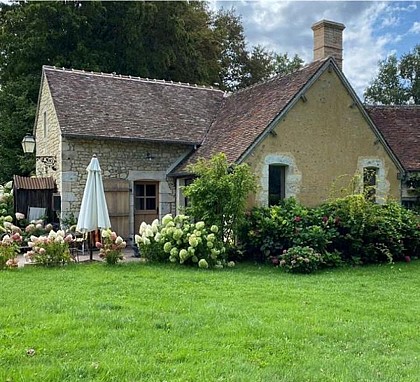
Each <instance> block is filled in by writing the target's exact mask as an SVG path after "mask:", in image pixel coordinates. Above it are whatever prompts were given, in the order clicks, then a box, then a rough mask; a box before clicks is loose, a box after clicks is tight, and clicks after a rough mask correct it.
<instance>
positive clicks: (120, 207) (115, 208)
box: [103, 179, 130, 240]
mask: <svg viewBox="0 0 420 382" xmlns="http://www.w3.org/2000/svg"><path fill="white" fill-rule="evenodd" d="M103 182H104V191H105V198H106V203H107V205H108V212H109V219H110V220H111V227H112V230H113V231H115V232H116V233H117V234H118V235H120V236H121V237H123V238H124V239H126V240H127V239H128V238H129V237H130V184H129V182H128V180H124V179H104V181H103Z"/></svg>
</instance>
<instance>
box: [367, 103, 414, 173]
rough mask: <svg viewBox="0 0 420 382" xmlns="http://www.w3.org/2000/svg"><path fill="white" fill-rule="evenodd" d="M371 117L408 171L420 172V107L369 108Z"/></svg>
mask: <svg viewBox="0 0 420 382" xmlns="http://www.w3.org/2000/svg"><path fill="white" fill-rule="evenodd" d="M366 110H367V112H368V113H369V116H370V117H371V118H372V120H373V122H374V123H375V125H376V126H377V127H378V129H379V131H380V132H381V133H382V135H383V136H384V138H385V140H386V141H387V143H388V145H389V146H390V147H391V149H392V151H393V152H394V153H395V155H396V156H397V157H398V159H399V160H400V162H401V164H402V165H403V166H404V168H405V170H407V171H420V106H419V105H408V106H367V107H366Z"/></svg>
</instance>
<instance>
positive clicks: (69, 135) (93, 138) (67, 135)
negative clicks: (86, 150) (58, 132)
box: [62, 132, 200, 146]
mask: <svg viewBox="0 0 420 382" xmlns="http://www.w3.org/2000/svg"><path fill="white" fill-rule="evenodd" d="M62 136H63V137H65V138H71V139H85V140H89V141H96V140H99V139H103V140H106V141H135V142H153V143H169V144H180V145H187V146H198V145H199V144H200V142H196V141H182V140H169V139H152V138H136V137H107V136H101V135H95V136H91V135H85V134H75V133H65V132H63V133H62Z"/></svg>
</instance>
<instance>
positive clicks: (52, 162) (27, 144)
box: [22, 134, 57, 171]
mask: <svg viewBox="0 0 420 382" xmlns="http://www.w3.org/2000/svg"><path fill="white" fill-rule="evenodd" d="M22 148H23V152H24V153H25V154H31V153H33V152H34V150H35V138H34V137H33V136H32V135H30V134H26V135H25V136H24V137H23V139H22ZM35 160H36V161H37V162H41V163H43V164H44V166H45V167H47V168H48V167H49V168H51V170H53V171H55V170H57V168H56V166H57V159H56V157H55V156H51V155H47V156H43V155H39V156H38V155H37V156H36V157H35Z"/></svg>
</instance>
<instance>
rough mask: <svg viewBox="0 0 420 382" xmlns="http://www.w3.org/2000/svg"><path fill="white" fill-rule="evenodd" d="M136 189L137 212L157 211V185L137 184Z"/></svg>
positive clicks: (135, 206)
mask: <svg viewBox="0 0 420 382" xmlns="http://www.w3.org/2000/svg"><path fill="white" fill-rule="evenodd" d="M134 189H135V192H134V208H135V209H136V210H142V211H150V210H156V207H157V206H156V197H157V194H156V191H157V187H156V183H137V184H135V186H134Z"/></svg>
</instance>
